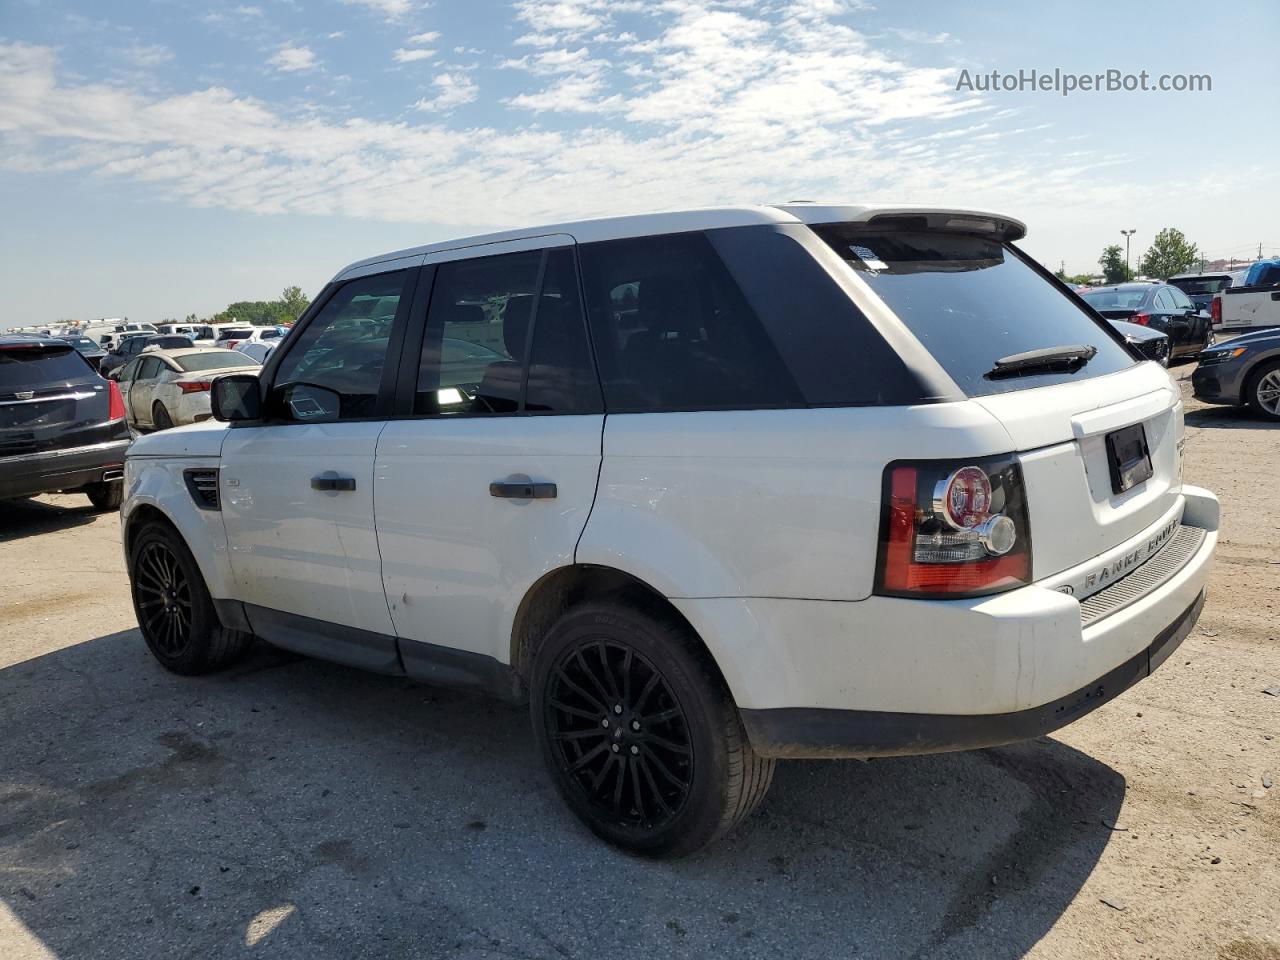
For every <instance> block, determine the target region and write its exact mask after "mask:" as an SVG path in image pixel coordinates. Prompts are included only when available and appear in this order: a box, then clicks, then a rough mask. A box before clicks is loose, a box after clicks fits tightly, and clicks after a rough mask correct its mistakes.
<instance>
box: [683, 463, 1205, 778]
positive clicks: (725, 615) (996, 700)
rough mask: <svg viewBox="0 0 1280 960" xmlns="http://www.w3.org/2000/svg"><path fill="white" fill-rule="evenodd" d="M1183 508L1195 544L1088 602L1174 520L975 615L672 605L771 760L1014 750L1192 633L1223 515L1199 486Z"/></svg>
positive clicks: (1130, 678) (918, 607) (879, 602)
mask: <svg viewBox="0 0 1280 960" xmlns="http://www.w3.org/2000/svg"><path fill="white" fill-rule="evenodd" d="M1183 495H1184V503H1183V505H1182V512H1181V519H1180V522H1181V525H1182V526H1183V527H1185V528H1187V529H1186V531H1185V535H1182V531H1179V535H1175V536H1170V537H1168V539H1167V543H1168V544H1169V550H1171V551H1172V550H1174V549H1175V548H1176V547H1177V546H1178V544H1185V545H1187V546H1186V549H1185V551H1184V552H1183V553H1182V554H1180V555H1176V556H1175V554H1174V553H1172V552H1165V551H1158V552H1156V553H1154V554H1152V555H1151V556H1149V557H1148V558H1147V559H1146V560H1145V562H1143V563H1142V564H1141V565H1139V566H1137V567H1135V568H1132V569H1131V570H1130V572H1128V574H1127V575H1125V576H1122V577H1120V578H1119V579H1118V580H1115V581H1113V582H1112V585H1111V586H1110V587H1108V588H1106V589H1105V590H1103V591H1101V592H1099V593H1095V594H1093V595H1092V596H1088V597H1086V598H1085V599H1084V600H1077V599H1076V597H1075V596H1074V595H1072V593H1070V592H1068V590H1069V587H1070V585H1072V584H1078V583H1082V582H1085V580H1086V579H1087V577H1088V576H1089V575H1090V574H1091V573H1094V574H1096V573H1098V571H1100V570H1102V569H1104V568H1107V569H1108V570H1110V569H1115V565H1114V564H1115V562H1116V557H1117V556H1122V555H1123V552H1124V551H1127V550H1131V549H1132V548H1136V547H1137V546H1138V545H1140V544H1141V543H1145V542H1150V541H1151V538H1153V537H1156V536H1160V535H1161V534H1162V531H1165V530H1166V529H1167V527H1168V524H1169V520H1168V518H1162V520H1161V521H1160V523H1159V524H1157V525H1156V527H1155V528H1153V529H1151V530H1148V531H1144V533H1143V534H1142V535H1141V536H1139V537H1136V538H1134V541H1132V542H1131V543H1130V544H1125V545H1122V546H1120V547H1118V548H1116V550H1115V551H1111V552H1109V553H1108V554H1106V555H1103V556H1102V557H1100V558H1098V559H1097V560H1094V561H1090V562H1089V563H1086V564H1082V565H1080V566H1079V567H1076V568H1073V569H1072V570H1067V571H1063V572H1061V573H1059V574H1057V575H1055V576H1054V577H1052V578H1049V579H1048V580H1046V581H1043V582H1041V583H1037V584H1033V585H1031V586H1027V587H1023V588H1021V589H1018V590H1010V591H1008V592H1007V593H1002V594H997V595H994V596H990V597H981V598H977V599H973V600H943V601H939V600H911V599H902V598H893V597H878V596H872V597H868V598H867V599H865V600H860V601H856V602H839V601H823V600H789V599H770V598H746V599H743V598H739V599H729V598H712V599H702V600H687V599H673V600H672V603H674V604H675V605H676V607H678V608H679V609H680V611H681V612H682V613H684V615H685V616H686V618H687V619H688V620H689V622H690V623H691V624H692V625H693V627H694V629H695V630H697V631H698V632H699V635H700V636H701V637H702V638H703V640H704V641H705V642H706V644H707V646H708V647H709V648H710V650H711V652H712V654H713V655H714V656H715V658H716V661H717V663H718V664H719V665H720V667H721V671H722V672H723V674H724V677H725V680H726V682H727V683H728V685H729V689H730V691H731V692H732V693H733V696H734V698H735V700H736V702H737V704H738V706H739V709H740V710H741V712H742V716H743V719H744V723H745V724H746V727H747V732H748V735H749V736H750V738H751V741H752V744H753V746H755V747H756V749H757V750H759V751H760V752H762V753H765V754H767V755H770V756H780V757H835V756H859V757H866V756H890V755H895V754H913V753H931V752H938V751H944V750H958V749H967V748H970V747H975V746H986V745H991V744H994V743H1005V742H1009V741H1011V740H1017V739H1021V738H1023V737H1028V736H1037V735H1039V734H1041V733H1044V732H1046V731H1047V730H1052V729H1055V728H1056V727H1060V726H1063V725H1064V724H1067V723H1070V722H1071V721H1072V720H1074V719H1076V718H1078V717H1080V716H1083V715H1084V714H1085V713H1087V712H1088V711H1089V710H1092V709H1094V708H1095V707H1096V706H1098V705H1100V704H1101V703H1105V702H1106V701H1107V700H1109V699H1110V698H1111V697H1113V696H1115V695H1117V694H1118V693H1120V692H1121V691H1123V690H1124V689H1126V688H1127V687H1129V686H1131V685H1132V684H1133V683H1135V682H1137V681H1138V680H1139V679H1141V678H1142V677H1144V676H1146V675H1147V673H1149V672H1150V670H1151V669H1153V668H1154V667H1155V666H1156V665H1158V663H1159V662H1160V661H1161V659H1163V657H1164V656H1167V655H1168V652H1169V651H1171V650H1173V649H1174V648H1175V647H1176V646H1177V644H1178V643H1179V642H1181V640H1182V638H1183V637H1185V636H1186V635H1187V633H1188V632H1189V631H1190V630H1191V628H1192V627H1193V626H1194V624H1195V621H1196V619H1197V618H1198V617H1199V614H1200V609H1201V607H1202V605H1203V596H1204V592H1205V587H1206V583H1207V581H1208V575H1209V565H1210V560H1211V558H1212V555H1213V551H1214V548H1215V547H1216V544H1217V530H1218V502H1217V499H1216V498H1215V497H1214V496H1213V494H1211V493H1209V492H1208V491H1204V490H1198V489H1196V488H1192V487H1184V489H1183ZM1173 519H1174V521H1175V523H1174V526H1175V527H1176V526H1177V520H1178V517H1177V514H1174V517H1173ZM1119 562H1120V563H1123V562H1124V561H1123V559H1121V560H1120V561H1119ZM1095 579H1101V575H1100V574H1099V576H1097V577H1095ZM1082 595H1083V594H1082Z"/></svg>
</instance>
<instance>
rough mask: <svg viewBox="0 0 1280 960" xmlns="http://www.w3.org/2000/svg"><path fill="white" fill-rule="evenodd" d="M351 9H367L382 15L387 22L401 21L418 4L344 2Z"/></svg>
mask: <svg viewBox="0 0 1280 960" xmlns="http://www.w3.org/2000/svg"><path fill="white" fill-rule="evenodd" d="M342 2H343V3H344V4H346V5H347V6H349V7H366V8H368V9H369V10H372V11H373V12H374V13H380V14H382V16H383V17H384V18H385V19H387V20H399V19H400V18H401V17H403V16H404V15H405V14H407V13H409V12H410V11H411V10H413V8H414V7H415V6H416V4H415V3H414V2H413V0H342Z"/></svg>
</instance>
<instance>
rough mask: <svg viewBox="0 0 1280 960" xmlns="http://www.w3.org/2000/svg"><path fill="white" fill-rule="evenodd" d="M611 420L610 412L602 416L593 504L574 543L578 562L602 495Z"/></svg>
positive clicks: (575, 560) (574, 552) (575, 557)
mask: <svg viewBox="0 0 1280 960" xmlns="http://www.w3.org/2000/svg"><path fill="white" fill-rule="evenodd" d="M608 422H609V414H608V413H605V414H602V415H601V417H600V461H599V462H598V463H597V464H596V485H595V487H594V489H592V491H591V506H590V507H588V508H587V517H586V519H585V520H583V521H582V529H581V530H579V531H578V539H577V540H576V541H574V544H573V562H574V563H575V564H576V563H577V562H578V550H579V549H580V548H581V547H582V538H583V537H584V536H585V535H586V533H587V524H589V523H590V522H591V514H592V513H594V512H595V509H596V500H597V499H599V497H600V477H601V476H603V475H604V431H605V426H606V424H608Z"/></svg>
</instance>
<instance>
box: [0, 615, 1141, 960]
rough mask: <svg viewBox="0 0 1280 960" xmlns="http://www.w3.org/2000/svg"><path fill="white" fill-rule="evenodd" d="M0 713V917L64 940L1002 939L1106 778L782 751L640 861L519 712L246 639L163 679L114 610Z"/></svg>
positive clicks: (1101, 773)
mask: <svg viewBox="0 0 1280 960" xmlns="http://www.w3.org/2000/svg"><path fill="white" fill-rule="evenodd" d="M0 729H2V730H4V731H5V749H4V751H3V753H2V754H0V899H2V901H3V902H0V921H3V919H4V918H3V913H4V909H3V908H4V907H6V906H7V908H8V910H9V912H10V914H11V924H10V925H11V927H12V926H13V925H15V924H16V932H17V935H19V936H21V937H26V938H29V939H30V940H31V941H33V942H37V943H38V944H41V945H43V947H44V948H46V949H47V950H48V951H50V952H51V953H52V954H53V955H55V956H57V957H59V958H62V960H71V958H80V957H84V958H89V957H92V958H95V960H98V958H107V957H122V958H123V957H128V958H131V960H132V958H149V957H173V956H199V957H202V958H212V957H224V956H226V957H231V956H237V957H239V956H246V955H254V954H259V955H263V956H270V957H272V958H276V957H299V958H302V957H305V958H308V960H310V958H316V957H329V956H332V957H352V956H357V955H358V956H396V957H400V956H404V957H408V956H423V957H426V956H441V955H444V954H449V955H450V956H458V957H484V956H503V957H551V958H554V957H590V958H594V957H600V956H608V957H611V958H626V957H637V958H650V957H656V956H662V957H690V958H694V957H699V958H700V957H707V956H715V955H726V956H730V955H731V956H735V957H736V956H761V957H778V956H786V957H789V958H790V957H804V958H808V957H812V958H830V957H849V956H854V955H857V956H859V957H884V958H904V957H927V958H933V957H945V956H982V957H986V958H1001V957H1019V956H1022V955H1023V954H1024V953H1025V952H1026V951H1027V950H1029V949H1030V948H1031V947H1032V946H1033V945H1034V944H1035V943H1036V942H1037V941H1039V940H1040V939H1041V938H1042V937H1043V936H1044V934H1045V933H1046V932H1047V931H1048V930H1049V929H1050V927H1052V926H1053V924H1054V922H1055V921H1056V920H1057V918H1058V917H1059V916H1060V915H1061V913H1062V912H1063V910H1065V909H1066V907H1067V905H1068V904H1070V903H1071V901H1072V899H1073V898H1074V897H1075V896H1076V894H1077V892H1078V891H1079V889H1080V887H1081V885H1082V884H1083V883H1084V881H1085V880H1086V878H1088V876H1089V874H1090V872H1091V871H1092V869H1093V866H1094V864H1095V863H1096V862H1097V860H1098V858H1099V856H1100V855H1101V853H1102V851H1103V849H1104V848H1105V847H1106V845H1107V843H1108V842H1109V841H1110V839H1111V837H1112V836H1113V835H1114V834H1113V833H1112V832H1111V829H1110V828H1111V827H1113V826H1114V824H1115V817H1116V815H1117V813H1118V811H1119V809H1120V806H1121V803H1122V801H1123V799H1124V794H1125V781H1124V778H1123V777H1122V776H1120V775H1119V774H1118V773H1117V772H1116V771H1114V770H1112V769H1111V768H1109V767H1107V766H1105V765H1104V764H1101V763H1099V762H1098V761H1096V760H1094V759H1092V758H1091V757H1089V756H1086V755H1084V754H1082V753H1079V752H1077V751H1075V750H1073V749H1071V748H1070V747H1067V746H1065V745H1064V744H1062V743H1059V742H1057V741H1055V740H1053V739H1050V738H1043V739H1041V740H1038V741H1034V742H1031V743H1026V744H1020V745H1016V746H1010V747H1004V748H999V749H992V750H986V751H981V752H975V753H966V754H953V755H946V756H933V757H919V758H902V759H893V760H882V761H874V762H869V763H859V762H854V761H845V762H792V763H784V764H780V765H779V768H778V772H777V776H776V779H775V782H774V786H773V789H772V791H771V793H770V794H769V796H768V797H767V798H766V800H765V803H764V805H763V806H762V807H761V809H760V811H759V812H758V813H757V814H756V816H754V817H753V818H752V819H751V820H749V821H748V822H747V823H746V824H745V825H744V826H743V827H742V828H741V829H739V830H738V831H737V832H736V833H734V834H732V835H731V836H729V837H728V838H727V839H725V840H724V841H722V842H721V843H720V844H718V845H716V846H714V847H712V848H710V849H708V850H706V851H704V852H703V853H701V854H698V855H696V856H694V857H691V858H689V859H687V860H682V861H676V862H654V861H649V860H644V859H640V858H637V857H633V856H628V855H626V854H623V853H620V852H618V851H617V850H615V849H613V848H611V847H608V846H606V845H605V844H603V843H601V842H599V841H597V840H596V839H594V838H593V837H592V836H591V835H590V834H589V833H588V832H587V831H586V830H585V829H584V828H582V827H581V826H580V825H579V824H578V823H577V821H575V820H574V819H573V818H572V817H571V816H570V814H569V813H568V812H567V810H566V808H565V807H564V806H563V805H562V804H561V802H560V801H559V799H558V798H557V797H556V795H555V792H554V790H553V789H552V787H551V785H550V782H549V781H548V779H547V777H546V776H545V774H544V773H543V771H542V768H541V765H540V763H539V761H538V758H537V757H536V755H535V751H534V747H533V741H532V737H531V735H530V732H529V728H528V720H527V715H526V713H525V711H524V710H521V709H517V708H512V707H509V706H504V705H499V704H495V703H492V702H489V701H486V700H483V699H478V698H475V697H472V696H468V695H463V694H459V693H454V692H451V691H446V690H441V689H437V688H432V687H427V686H423V685H421V684H419V683H415V682H410V681H406V680H404V679H403V678H392V677H381V676H374V675H370V674H364V673H360V672H357V671H354V670H350V669H347V668H344V667H339V666H335V665H331V664H326V663H322V662H319V661H314V660H307V659H305V658H301V657H297V656H295V655H292V654H288V653H284V652H280V651H276V650H273V649H272V648H270V647H267V646H266V645H263V644H259V645H257V646H256V647H255V648H254V649H253V651H252V652H251V653H250V655H249V657H248V658H247V659H246V660H245V661H243V662H241V663H240V664H238V665H237V666H235V667H234V668H232V669H230V670H228V671H226V672H224V673H221V674H217V675H214V676H210V677H203V678H182V677H176V676H172V675H170V674H167V673H165V672H164V671H163V670H161V669H160V668H159V667H158V666H157V665H156V664H155V663H154V662H153V661H152V659H151V658H150V656H149V655H148V654H147V652H146V650H145V648H144V646H143V644H142V641H141V639H140V638H139V636H138V634H137V632H136V631H134V630H130V631H124V632H120V633H114V634H110V635H108V636H103V637H99V638H97V639H95V640H92V641H89V642H86V643H82V644H79V645H75V646H71V647H67V648H64V649H62V650H59V651H57V652H54V653H50V654H47V655H45V656H42V657H39V658H36V659H32V660H28V661H25V662H21V663H18V664H16V665H14V666H11V667H9V668H7V669H4V670H2V671H0ZM0 927H3V923H2V922H0ZM23 945H24V944H23V943H22V942H20V943H19V952H21V948H22V946H23Z"/></svg>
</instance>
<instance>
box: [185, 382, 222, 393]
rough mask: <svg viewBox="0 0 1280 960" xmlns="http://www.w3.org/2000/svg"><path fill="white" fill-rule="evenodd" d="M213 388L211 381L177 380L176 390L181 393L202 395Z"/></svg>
mask: <svg viewBox="0 0 1280 960" xmlns="http://www.w3.org/2000/svg"><path fill="white" fill-rule="evenodd" d="M212 388H213V381H212V380H179V381H178V389H179V390H181V391H182V392H183V393H203V392H204V391H205V390H210V389H212Z"/></svg>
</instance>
